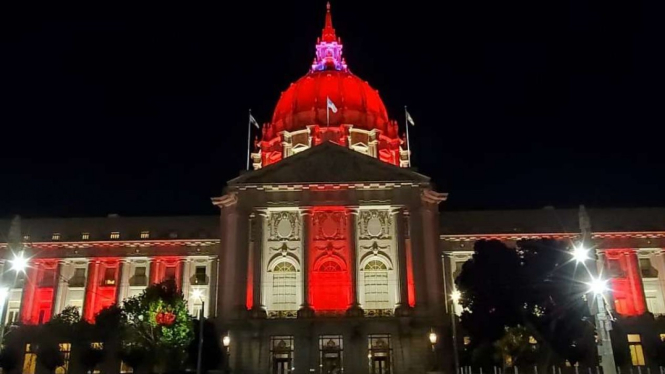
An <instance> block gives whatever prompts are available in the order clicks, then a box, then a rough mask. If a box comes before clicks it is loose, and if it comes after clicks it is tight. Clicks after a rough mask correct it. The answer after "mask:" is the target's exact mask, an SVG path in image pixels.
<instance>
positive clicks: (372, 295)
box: [363, 260, 393, 309]
mask: <svg viewBox="0 0 665 374" xmlns="http://www.w3.org/2000/svg"><path fill="white" fill-rule="evenodd" d="M363 270H364V271H363V273H364V281H365V300H364V301H365V302H364V305H363V307H364V308H365V309H390V308H392V307H393V305H390V304H391V303H390V294H389V291H388V267H387V266H386V264H385V263H383V262H382V261H379V260H372V261H370V262H368V263H367V265H365V268H364V269H363Z"/></svg>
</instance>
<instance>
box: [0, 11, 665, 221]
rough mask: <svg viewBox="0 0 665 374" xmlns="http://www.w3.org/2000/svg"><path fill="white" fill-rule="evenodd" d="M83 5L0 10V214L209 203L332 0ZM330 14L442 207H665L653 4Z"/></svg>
mask: <svg viewBox="0 0 665 374" xmlns="http://www.w3.org/2000/svg"><path fill="white" fill-rule="evenodd" d="M24 3H25V2H24ZM89 3H94V5H90V4H88V5H84V6H82V5H80V4H78V5H76V6H73V5H72V6H70V7H64V6H60V7H53V5H39V6H38V5H36V4H34V3H30V4H29V5H25V7H24V8H7V4H3V5H2V9H0V14H1V15H0V54H1V56H2V57H1V60H0V61H1V64H2V69H1V73H0V89H1V90H2V93H3V98H2V100H1V101H0V103H1V104H0V108H1V110H0V119H1V122H0V123H1V125H2V130H3V131H2V146H0V162H1V164H0V165H1V167H2V170H1V171H0V216H2V217H5V216H9V215H11V214H22V215H24V216H78V215H106V214H108V213H119V214H121V215H138V214H145V215H153V214H154V215H157V214H199V213H204V214H205V213H215V209H214V208H213V207H212V206H211V205H210V200H209V197H211V196H216V195H219V194H220V193H221V191H222V189H223V187H224V184H225V181H226V180H228V179H231V178H232V177H234V176H236V175H237V174H238V172H239V171H240V170H241V169H243V168H244V166H245V154H246V148H245V147H246V133H245V132H246V129H247V127H246V126H247V109H248V108H250V107H251V108H253V110H254V112H255V115H256V117H257V118H258V119H259V120H260V121H268V120H269V119H270V117H271V114H272V110H273V108H274V105H275V103H276V101H277V99H278V97H279V93H280V91H281V90H284V89H285V88H286V87H288V85H289V83H290V82H293V81H295V80H296V79H298V78H299V77H300V76H302V75H304V74H305V73H306V72H307V70H308V66H309V64H310V63H311V61H312V58H313V56H314V44H315V41H316V37H317V36H318V35H319V34H320V31H321V28H322V26H323V17H324V12H325V2H324V1H323V0H321V1H312V0H297V1H296V0H293V1H271V2H257V1H244V2H231V1H216V2H214V4H206V5H200V4H195V3H194V2H185V1H181V2H178V3H177V4H170V3H169V2H155V3H148V2H140V1H139V2H137V1H135V2H132V3H131V4H132V5H131V6H126V7H124V8H123V7H122V5H120V3H115V4H113V5H109V4H108V3H103V2H89ZM211 3H213V2H211ZM102 4H103V5H102ZM332 8H333V20H334V24H335V27H336V29H337V33H338V35H339V36H341V37H342V40H343V41H344V46H345V55H346V58H347V61H348V63H349V67H350V68H351V70H352V71H353V72H354V73H355V74H357V75H359V76H360V77H361V78H363V79H366V80H368V81H369V82H370V84H371V85H372V86H373V87H374V88H377V89H379V91H380V92H381V96H382V98H383V100H384V102H385V103H386V105H387V107H388V111H389V114H390V116H391V117H392V118H395V119H397V120H399V121H400V123H402V124H403V121H404V119H403V110H402V107H403V105H405V104H406V105H408V106H409V108H410V112H411V114H412V115H413V117H414V119H415V120H416V122H417V125H416V127H415V128H413V132H412V140H411V142H412V147H413V149H414V153H413V163H414V166H416V167H417V168H418V170H419V171H420V172H422V173H425V174H428V175H430V176H432V177H433V179H434V181H435V183H436V184H437V187H438V189H439V190H442V191H447V192H449V193H450V198H449V201H448V202H447V203H445V208H447V209H478V208H479V209H492V208H540V207H542V206H545V205H554V206H557V207H564V206H575V205H577V204H580V203H585V204H587V205H588V206H594V207H598V206H645V205H661V206H662V205H665V193H664V192H665V176H664V175H663V174H664V173H665V168H664V167H663V165H665V147H664V146H663V144H664V140H663V131H662V129H661V128H662V127H663V125H665V114H664V113H665V108H664V105H663V99H664V96H665V95H663V90H664V85H665V79H664V78H665V74H664V73H663V69H665V59H664V58H663V35H665V28H664V27H663V26H662V25H663V21H662V18H663V17H662V15H663V14H664V13H665V12H664V11H665V6H664V5H663V2H662V1H658V0H653V1H644V2H643V1H625V0H624V1H618V0H597V1H588V0H570V1H533V0H528V1H527V0H523V1H522V0H518V1H496V0H476V1H473V0H466V1H444V2H435V1H422V0H421V1H394V2H389V1H362V2H361V1H351V0H336V1H334V2H333V3H332Z"/></svg>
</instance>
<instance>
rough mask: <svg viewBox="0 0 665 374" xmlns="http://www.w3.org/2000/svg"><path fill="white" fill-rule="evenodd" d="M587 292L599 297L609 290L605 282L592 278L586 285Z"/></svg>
mask: <svg viewBox="0 0 665 374" xmlns="http://www.w3.org/2000/svg"><path fill="white" fill-rule="evenodd" d="M588 285H589V292H593V293H594V294H595V295H600V294H602V293H604V292H606V291H608V290H609V289H608V288H607V280H603V279H600V278H594V279H592V280H591V282H589V283H588Z"/></svg>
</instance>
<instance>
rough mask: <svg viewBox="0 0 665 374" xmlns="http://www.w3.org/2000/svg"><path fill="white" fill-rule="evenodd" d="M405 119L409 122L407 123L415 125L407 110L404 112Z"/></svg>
mask: <svg viewBox="0 0 665 374" xmlns="http://www.w3.org/2000/svg"><path fill="white" fill-rule="evenodd" d="M406 121H407V122H409V123H410V124H411V126H415V125H416V123H415V122H413V118H411V115H410V114H409V112H408V111H407V112H406Z"/></svg>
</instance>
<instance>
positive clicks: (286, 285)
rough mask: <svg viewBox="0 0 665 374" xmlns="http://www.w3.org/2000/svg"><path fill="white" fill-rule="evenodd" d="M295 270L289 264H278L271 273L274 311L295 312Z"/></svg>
mask: <svg viewBox="0 0 665 374" xmlns="http://www.w3.org/2000/svg"><path fill="white" fill-rule="evenodd" d="M297 296H298V295H297V284H296V268H295V266H293V264H291V263H290V262H286V261H284V262H280V263H279V264H277V265H275V267H274V268H273V271H272V298H273V302H272V304H273V309H275V310H296V309H298V302H297Z"/></svg>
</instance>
